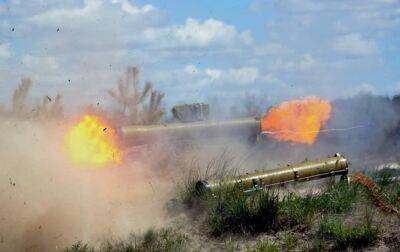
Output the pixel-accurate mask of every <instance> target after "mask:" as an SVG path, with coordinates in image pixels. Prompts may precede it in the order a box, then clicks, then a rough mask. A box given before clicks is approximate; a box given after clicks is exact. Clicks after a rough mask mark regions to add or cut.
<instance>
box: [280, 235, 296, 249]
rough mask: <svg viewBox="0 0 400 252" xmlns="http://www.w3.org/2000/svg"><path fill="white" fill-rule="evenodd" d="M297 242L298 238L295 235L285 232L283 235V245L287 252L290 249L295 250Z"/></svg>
mask: <svg viewBox="0 0 400 252" xmlns="http://www.w3.org/2000/svg"><path fill="white" fill-rule="evenodd" d="M298 240H299V238H298V237H297V236H296V235H294V234H293V233H289V232H286V233H285V234H284V235H283V243H284V246H285V249H287V250H291V249H293V248H295V247H296V245H297V243H298Z"/></svg>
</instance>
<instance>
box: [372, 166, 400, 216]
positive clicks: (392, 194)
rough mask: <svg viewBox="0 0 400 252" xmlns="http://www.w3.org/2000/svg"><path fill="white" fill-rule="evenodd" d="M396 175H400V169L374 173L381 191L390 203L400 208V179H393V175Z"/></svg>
mask: <svg viewBox="0 0 400 252" xmlns="http://www.w3.org/2000/svg"><path fill="white" fill-rule="evenodd" d="M396 176H400V172H399V171H383V172H379V173H377V174H374V175H373V177H374V180H375V182H376V184H377V185H378V186H379V189H380V192H381V193H383V194H384V195H385V196H386V198H387V199H388V201H389V203H390V204H392V205H394V206H396V207H397V208H400V181H399V180H395V181H393V180H392V177H396Z"/></svg>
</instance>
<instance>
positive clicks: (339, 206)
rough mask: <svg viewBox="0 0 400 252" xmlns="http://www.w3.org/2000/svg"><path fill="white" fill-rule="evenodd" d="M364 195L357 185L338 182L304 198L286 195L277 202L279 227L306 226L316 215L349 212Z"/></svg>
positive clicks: (362, 199) (364, 198)
mask: <svg viewBox="0 0 400 252" xmlns="http://www.w3.org/2000/svg"><path fill="white" fill-rule="evenodd" d="M365 200H366V194H365V192H364V191H363V189H362V187H360V186H358V185H353V184H348V183H346V182H339V183H337V184H334V185H333V186H331V187H329V188H328V189H327V190H326V191H325V192H323V193H320V194H317V195H307V196H304V197H301V196H298V195H295V194H293V193H292V194H288V195H285V196H284V197H283V199H282V200H281V201H280V202H279V217H280V223H281V225H287V226H292V225H297V224H308V223H309V222H310V221H311V220H312V218H313V216H314V215H315V214H316V213H323V214H340V213H346V212H348V211H350V210H351V209H352V207H353V205H354V203H356V202H360V201H365Z"/></svg>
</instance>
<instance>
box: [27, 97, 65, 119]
mask: <svg viewBox="0 0 400 252" xmlns="http://www.w3.org/2000/svg"><path fill="white" fill-rule="evenodd" d="M33 112H34V113H33V114H32V117H33V118H37V119H56V118H61V117H63V115H64V108H63V105H62V95H61V94H57V96H56V97H55V98H54V100H53V99H51V98H50V97H49V96H48V95H46V96H44V97H43V99H42V102H41V103H39V104H37V105H36V107H35V109H34V111H33Z"/></svg>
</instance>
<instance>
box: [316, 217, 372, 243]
mask: <svg viewBox="0 0 400 252" xmlns="http://www.w3.org/2000/svg"><path fill="white" fill-rule="evenodd" d="M318 234H319V236H320V237H321V238H322V239H325V240H328V241H332V242H333V243H334V246H335V248H336V249H345V248H348V247H351V248H354V249H359V248H362V247H366V246H369V245H373V244H374V243H375V242H376V241H377V239H378V234H379V230H378V228H376V227H373V226H372V225H371V223H370V222H368V221H367V222H364V223H362V224H359V225H357V226H351V227H350V226H345V225H344V224H343V223H342V221H340V220H338V219H333V220H325V221H323V222H321V224H320V227H319V231H318Z"/></svg>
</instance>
